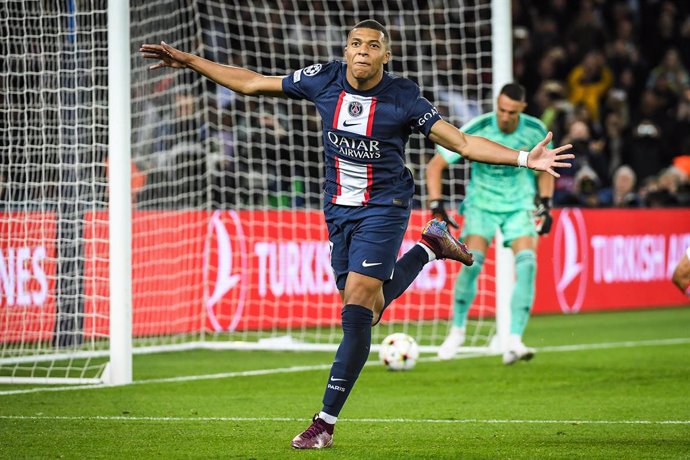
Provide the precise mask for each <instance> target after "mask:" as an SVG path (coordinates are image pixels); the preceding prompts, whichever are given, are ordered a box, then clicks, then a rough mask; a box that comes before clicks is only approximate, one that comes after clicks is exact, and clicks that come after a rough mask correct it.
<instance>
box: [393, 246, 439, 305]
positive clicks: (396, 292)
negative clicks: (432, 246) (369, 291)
mask: <svg viewBox="0 0 690 460" xmlns="http://www.w3.org/2000/svg"><path fill="white" fill-rule="evenodd" d="M427 262H429V255H428V254H427V253H426V251H425V250H424V248H422V247H421V246H419V245H418V244H415V245H414V246H412V248H411V249H410V250H409V251H407V252H406V253H405V254H404V255H403V256H402V257H401V258H400V259H398V261H397V262H396V263H395V270H394V271H393V278H391V279H390V280H388V281H386V282H385V283H383V299H384V303H383V308H384V309H385V308H386V307H387V306H388V305H390V304H391V302H393V301H394V300H395V299H397V298H398V297H400V295H401V294H402V293H403V292H405V289H407V288H408V287H409V286H410V284H412V282H413V281H414V279H415V278H416V277H417V275H419V272H421V271H422V268H424V265H426V264H427ZM381 314H383V312H381Z"/></svg>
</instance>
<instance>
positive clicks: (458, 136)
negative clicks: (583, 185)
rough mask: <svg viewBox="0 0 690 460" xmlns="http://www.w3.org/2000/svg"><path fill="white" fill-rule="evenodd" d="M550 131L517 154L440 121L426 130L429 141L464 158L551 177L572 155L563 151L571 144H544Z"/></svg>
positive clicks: (568, 164)
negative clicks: (518, 168) (543, 172)
mask: <svg viewBox="0 0 690 460" xmlns="http://www.w3.org/2000/svg"><path fill="white" fill-rule="evenodd" d="M551 137H552V134H551V133H548V134H547V135H546V138H544V140H543V141H541V142H540V143H539V144H537V146H536V147H534V148H533V149H532V150H531V151H530V152H529V153H528V152H524V153H520V152H518V151H517V150H513V149H510V148H508V147H505V146H503V145H501V144H498V143H496V142H493V141H490V140H489V139H486V138H483V137H479V136H472V135H470V134H465V133H463V132H462V131H460V130H459V129H457V128H456V127H455V126H453V125H451V124H450V123H448V122H446V121H444V120H440V121H437V122H436V123H434V126H432V127H431V132H430V133H429V140H431V141H432V142H435V143H437V144H441V145H442V146H444V147H445V148H447V149H448V150H452V151H454V152H457V153H458V154H460V155H462V156H463V157H464V158H466V159H468V160H472V161H479V162H481V163H490V164H498V165H509V166H524V167H528V168H531V169H534V170H536V171H546V172H548V173H549V174H551V175H552V176H554V177H560V174H558V173H557V172H556V171H554V168H570V167H571V166H572V165H571V164H570V163H565V162H564V160H569V159H571V158H575V155H573V154H572V153H563V152H565V151H566V150H568V149H570V148H572V145H570V144H568V145H563V146H561V147H558V148H556V149H549V148H547V147H546V146H547V145H548V143H549V142H551Z"/></svg>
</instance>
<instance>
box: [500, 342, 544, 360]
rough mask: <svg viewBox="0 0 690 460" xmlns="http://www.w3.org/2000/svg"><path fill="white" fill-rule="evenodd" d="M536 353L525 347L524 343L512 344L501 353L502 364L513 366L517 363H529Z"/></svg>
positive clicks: (532, 349)
mask: <svg viewBox="0 0 690 460" xmlns="http://www.w3.org/2000/svg"><path fill="white" fill-rule="evenodd" d="M536 352H537V351H536V350H535V349H534V348H530V347H527V346H525V344H524V343H522V342H519V343H514V344H512V345H511V346H510V348H509V349H508V350H507V351H506V352H505V353H503V364H505V365H510V364H515V363H516V362H518V361H529V360H530V359H532V358H534V355H535V353H536Z"/></svg>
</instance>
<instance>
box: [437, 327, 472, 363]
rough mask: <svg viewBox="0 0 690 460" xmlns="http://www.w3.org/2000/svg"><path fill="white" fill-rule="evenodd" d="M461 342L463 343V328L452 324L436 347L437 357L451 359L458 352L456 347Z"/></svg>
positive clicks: (459, 345) (460, 344)
mask: <svg viewBox="0 0 690 460" xmlns="http://www.w3.org/2000/svg"><path fill="white" fill-rule="evenodd" d="M463 343H465V328H464V327H457V326H453V327H452V329H451V330H450V332H449V333H448V337H446V340H444V341H443V343H442V344H441V346H440V347H439V349H438V357H439V359H452V358H453V357H454V356H455V355H456V354H458V349H459V348H460V347H461V346H462V344H463Z"/></svg>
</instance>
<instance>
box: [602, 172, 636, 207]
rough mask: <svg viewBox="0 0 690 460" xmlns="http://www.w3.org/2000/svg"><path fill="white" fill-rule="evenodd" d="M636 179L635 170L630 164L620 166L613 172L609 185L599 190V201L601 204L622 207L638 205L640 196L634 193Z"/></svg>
mask: <svg viewBox="0 0 690 460" xmlns="http://www.w3.org/2000/svg"><path fill="white" fill-rule="evenodd" d="M636 181H637V177H636V175H635V171H633V169H632V168H631V167H630V166H627V165H623V166H620V167H619V168H618V169H616V172H615V173H614V174H613V183H612V185H611V187H607V188H604V189H602V190H601V191H600V192H599V202H600V203H601V205H602V206H613V207H624V208H629V207H637V206H639V205H640V198H639V196H638V195H637V193H635V183H636Z"/></svg>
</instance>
